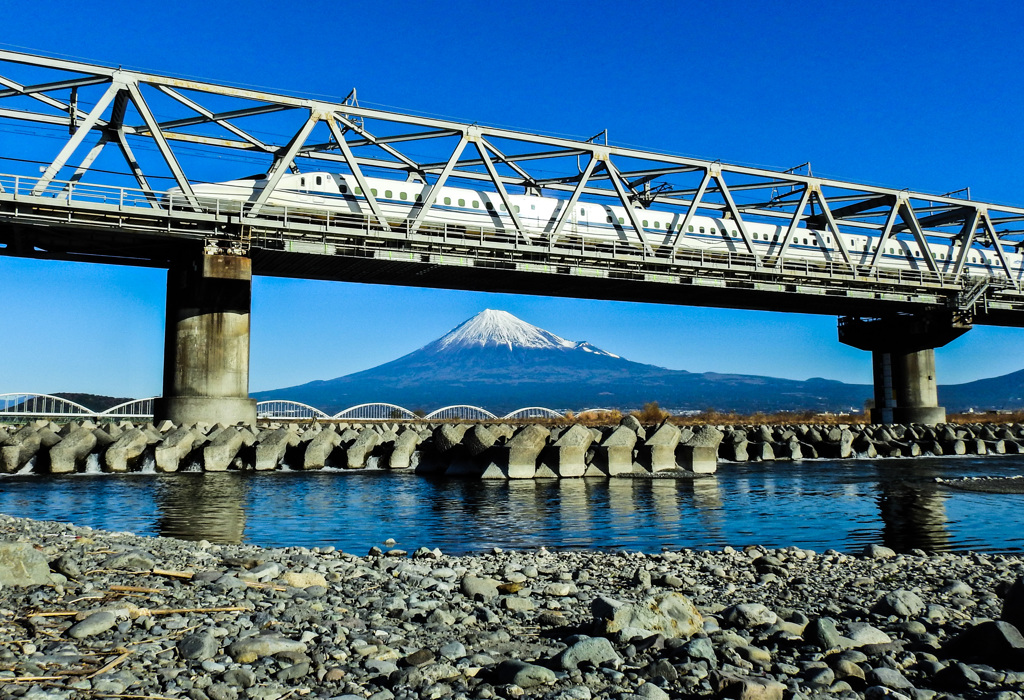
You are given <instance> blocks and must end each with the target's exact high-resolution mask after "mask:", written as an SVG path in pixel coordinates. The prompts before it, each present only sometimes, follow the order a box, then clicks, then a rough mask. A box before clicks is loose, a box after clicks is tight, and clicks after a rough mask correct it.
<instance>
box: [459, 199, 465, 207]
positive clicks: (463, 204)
mask: <svg viewBox="0 0 1024 700" xmlns="http://www.w3.org/2000/svg"><path fill="white" fill-rule="evenodd" d="M459 206H460V207H464V206H466V200H464V199H460V200H459Z"/></svg>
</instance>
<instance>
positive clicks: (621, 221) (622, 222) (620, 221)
mask: <svg viewBox="0 0 1024 700" xmlns="http://www.w3.org/2000/svg"><path fill="white" fill-rule="evenodd" d="M619 223H620V224H624V223H626V220H625V219H623V218H622V217H621V216H620V217H619Z"/></svg>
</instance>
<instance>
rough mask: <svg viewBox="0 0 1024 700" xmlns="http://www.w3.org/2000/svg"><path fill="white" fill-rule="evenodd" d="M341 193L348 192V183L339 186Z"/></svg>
mask: <svg viewBox="0 0 1024 700" xmlns="http://www.w3.org/2000/svg"><path fill="white" fill-rule="evenodd" d="M341 193H342V194H348V185H342V186H341Z"/></svg>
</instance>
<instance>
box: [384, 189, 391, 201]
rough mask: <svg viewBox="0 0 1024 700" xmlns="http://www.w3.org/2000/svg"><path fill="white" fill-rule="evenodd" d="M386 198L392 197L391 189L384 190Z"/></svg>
mask: <svg viewBox="0 0 1024 700" xmlns="http://www.w3.org/2000/svg"><path fill="white" fill-rule="evenodd" d="M384 199H391V190H384Z"/></svg>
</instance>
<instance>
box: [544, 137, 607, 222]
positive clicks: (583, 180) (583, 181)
mask: <svg viewBox="0 0 1024 700" xmlns="http://www.w3.org/2000/svg"><path fill="white" fill-rule="evenodd" d="M597 163H598V160H597V158H596V157H594V156H593V155H592V156H591V157H590V161H589V162H588V163H587V167H586V168H584V169H583V172H582V173H580V181H579V184H577V185H576V189H574V190H573V191H572V195H571V196H570V197H569V201H568V202H567V203H566V205H565V207H564V208H563V209H562V214H561V216H559V217H558V222H557V223H556V224H555V228H554V229H553V230H552V231H551V238H552V239H555V238H558V236H559V234H560V233H562V229H563V228H565V223H566V222H567V221H568V220H569V219H570V218H571V216H572V210H573V208H574V207H575V206H576V202H578V201H579V200H580V193H581V192H582V191H583V188H584V187H586V185H587V180H589V179H590V175H591V174H592V173H593V172H594V166H595V165H597Z"/></svg>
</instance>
